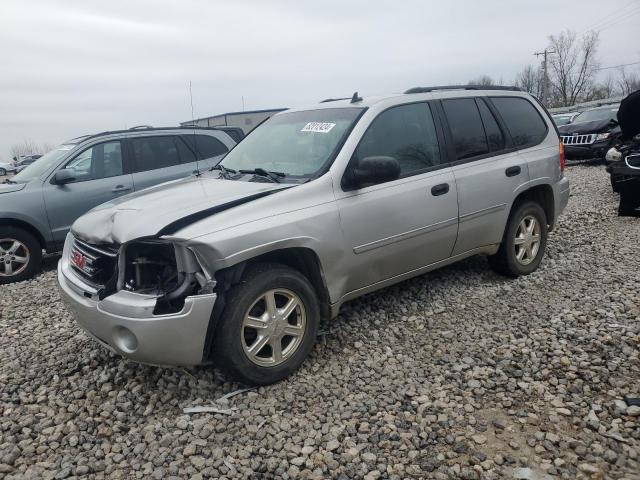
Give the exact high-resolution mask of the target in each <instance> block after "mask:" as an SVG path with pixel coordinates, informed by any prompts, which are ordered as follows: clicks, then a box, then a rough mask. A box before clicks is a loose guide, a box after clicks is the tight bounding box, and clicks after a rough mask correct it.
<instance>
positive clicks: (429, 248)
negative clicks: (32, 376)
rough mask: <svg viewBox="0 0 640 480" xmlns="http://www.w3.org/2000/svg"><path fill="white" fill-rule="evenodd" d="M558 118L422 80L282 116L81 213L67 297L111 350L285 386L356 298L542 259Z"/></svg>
mask: <svg viewBox="0 0 640 480" xmlns="http://www.w3.org/2000/svg"><path fill="white" fill-rule="evenodd" d="M563 170H564V158H563V150H562V145H561V144H560V142H559V139H558V133H557V131H556V129H555V126H554V123H553V121H552V120H551V118H550V116H549V115H548V114H547V112H546V111H545V110H544V109H543V108H542V107H541V106H540V104H539V103H538V102H537V101H536V100H535V99H534V98H533V97H531V96H530V95H529V94H527V93H524V92H521V91H519V90H518V89H515V88H506V87H502V88H493V89H481V87H470V86H465V87H434V88H415V89H411V90H408V91H407V92H405V94H402V95H393V96H385V97H372V98H364V99H363V98H360V97H358V95H357V94H355V95H354V96H353V98H351V99H350V100H349V99H346V100H338V101H327V102H324V103H320V104H318V105H312V106H309V107H305V108H298V109H293V110H288V111H286V112H283V113H279V114H277V115H274V116H273V117H271V118H270V119H269V120H267V121H266V122H265V123H263V124H262V125H261V126H259V127H258V128H256V129H255V130H254V131H253V132H252V133H251V135H249V136H248V137H247V138H246V139H245V140H243V141H242V142H241V143H240V144H238V146H237V147H236V148H234V149H233V150H232V151H231V152H229V154H228V155H227V156H226V157H225V158H224V159H223V160H222V161H221V162H220V164H219V165H218V166H217V167H216V170H215V171H212V172H210V173H207V174H204V175H202V176H199V177H190V178H188V179H184V180H181V181H177V182H173V183H168V184H164V185H159V186H157V187H155V188H153V189H150V190H147V191H145V192H141V193H139V194H134V195H131V196H129V197H127V198H123V199H118V200H114V201H111V202H109V203H107V204H104V205H102V206H100V207H98V208H96V209H94V210H93V211H91V212H89V213H88V214H86V215H84V216H82V217H81V218H80V219H78V220H77V221H76V222H75V223H74V225H73V228H72V231H71V233H70V234H69V235H68V236H67V239H66V242H65V247H64V253H63V256H62V259H61V261H60V262H59V265H58V281H59V286H60V291H61V294H62V297H63V298H64V299H65V300H66V302H67V303H68V305H69V306H70V308H71V309H72V311H73V312H74V314H75V317H76V319H77V321H78V323H79V324H80V325H81V326H82V327H83V328H84V329H85V330H86V331H87V332H88V333H89V334H90V335H91V336H92V337H93V338H94V339H96V340H97V341H98V342H99V343H101V344H102V345H104V346H106V347H108V348H109V349H111V350H112V351H114V352H117V353H118V354H120V355H122V356H124V357H127V358H129V359H132V360H135V361H139V362H145V363H151V364H160V365H197V364H202V363H208V362H211V361H214V362H216V363H217V364H218V365H219V366H221V367H222V368H224V369H225V370H227V371H228V372H230V373H231V374H232V375H233V376H235V377H238V378H240V379H242V380H243V381H245V382H249V383H254V384H267V383H271V382H275V381H278V380H280V379H283V378H285V377H286V376H287V375H289V374H290V373H291V372H292V371H294V370H295V369H296V368H297V367H298V366H299V365H300V364H301V363H302V362H303V360H304V359H305V357H306V356H307V355H308V354H309V352H310V351H311V348H312V345H313V343H314V341H315V337H316V334H317V330H318V325H319V323H320V321H321V319H330V318H333V317H335V316H336V315H337V314H338V310H339V308H340V306H341V305H342V304H343V303H344V302H346V301H348V300H350V299H353V298H356V297H358V296H360V295H363V294H365V293H368V292H371V291H374V290H377V289H379V288H382V287H385V286H387V285H391V284H393V283H396V282H399V281H401V280H405V279H408V278H410V277H413V276H416V275H420V274H422V273H425V272H428V271H430V270H433V269H436V268H439V267H441V266H444V265H447V264H450V263H453V262H456V261H458V260H461V259H463V258H466V257H469V256H472V255H476V254H484V255H488V257H489V264H490V265H491V266H492V267H493V268H494V269H495V270H497V271H498V272H500V273H502V274H505V275H508V276H511V277H517V276H519V275H526V274H530V273H532V272H533V271H534V270H536V269H537V268H538V266H539V265H540V262H541V261H542V258H543V255H544V251H545V246H546V242H547V235H548V232H549V231H550V230H551V229H553V227H554V225H555V223H556V221H557V219H558V216H559V215H560V213H561V212H562V210H563V209H564V208H565V206H566V204H567V202H568V199H569V182H568V180H567V178H566V177H565V176H564V173H563Z"/></svg>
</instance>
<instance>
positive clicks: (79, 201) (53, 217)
mask: <svg viewBox="0 0 640 480" xmlns="http://www.w3.org/2000/svg"><path fill="white" fill-rule="evenodd" d="M63 168H67V169H70V170H72V171H73V176H74V180H73V181H72V182H70V183H67V184H64V185H55V184H53V183H51V178H50V179H47V180H46V181H45V183H44V185H43V197H44V203H45V207H46V209H47V217H48V219H49V226H50V227H51V231H52V234H53V241H54V242H63V241H64V238H65V236H66V235H67V232H68V231H69V229H70V228H71V225H72V224H73V222H74V221H75V220H76V219H77V218H78V217H80V216H82V215H83V214H85V213H86V212H88V211H89V210H91V209H92V208H94V207H96V206H98V205H100V204H102V203H105V202H108V201H109V200H113V199H114V198H117V197H119V196H121V195H124V194H126V193H129V192H131V191H132V190H133V180H132V178H131V174H129V173H126V171H127V169H126V168H125V162H124V155H123V149H122V143H121V141H120V140H112V141H108V142H103V143H98V144H95V145H92V146H91V147H89V148H87V149H85V150H83V151H82V152H80V153H78V154H77V155H75V156H74V157H73V158H72V159H71V160H69V161H68V162H66V163H65V164H64V166H63Z"/></svg>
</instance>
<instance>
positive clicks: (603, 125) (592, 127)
mask: <svg viewBox="0 0 640 480" xmlns="http://www.w3.org/2000/svg"><path fill="white" fill-rule="evenodd" d="M614 125H615V124H614ZM612 128H613V125H611V123H610V120H594V121H592V122H582V123H570V124H568V125H562V126H561V127H558V131H559V132H560V135H572V134H574V133H578V134H581V135H582V134H585V133H604V132H608V131H610V130H611V129H612Z"/></svg>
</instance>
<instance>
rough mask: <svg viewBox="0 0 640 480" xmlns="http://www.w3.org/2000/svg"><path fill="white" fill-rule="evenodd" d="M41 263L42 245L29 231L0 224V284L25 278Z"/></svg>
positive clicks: (33, 273) (34, 271)
mask: <svg viewBox="0 0 640 480" xmlns="http://www.w3.org/2000/svg"><path fill="white" fill-rule="evenodd" d="M16 246H17V247H16ZM16 259H25V262H21V261H18V260H16ZM41 265H42V245H40V242H38V240H37V239H36V238H35V237H34V236H33V235H32V234H31V233H29V232H27V231H26V230H23V229H21V228H18V227H12V226H0V284H6V283H13V282H20V281H22V280H27V279H28V278H31V277H33V276H34V275H35V274H36V273H37V272H39V271H40V266H41Z"/></svg>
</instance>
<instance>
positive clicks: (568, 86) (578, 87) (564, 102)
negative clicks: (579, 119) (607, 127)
mask: <svg viewBox="0 0 640 480" xmlns="http://www.w3.org/2000/svg"><path fill="white" fill-rule="evenodd" d="M598 44H599V37H598V33H597V32H589V33H586V34H584V35H582V36H578V35H577V34H576V33H575V32H572V31H570V30H567V31H564V32H562V33H561V34H560V35H557V36H556V35H551V36H550V37H549V46H548V50H550V51H552V52H554V53H551V54H549V55H548V60H547V78H546V81H545V75H544V69H543V67H542V65H541V66H534V65H527V66H525V67H524V68H523V69H522V70H521V71H520V73H518V75H517V76H516V78H515V79H514V81H513V84H514V85H516V86H517V87H520V88H521V89H523V90H526V91H527V92H529V93H531V94H533V95H535V96H536V97H538V98H539V99H541V100H542V101H543V102H544V103H545V105H546V106H548V107H569V106H572V105H575V104H576V103H581V102H588V101H592V100H600V99H603V98H609V97H613V96H617V95H620V96H624V95H628V94H629V93H631V92H633V91H636V90H639V89H640V73H639V69H638V68H635V69H633V68H628V67H624V66H621V67H617V68H615V69H609V68H607V67H605V68H601V65H600V62H599V60H598V57H597V53H598ZM602 70H610V71H609V72H608V74H607V76H606V77H604V79H598V78H597V77H598V72H600V71H602ZM469 84H470V85H471V84H477V85H483V86H490V85H501V84H502V81H495V80H494V79H493V78H492V77H491V76H489V75H482V76H480V77H478V78H476V79H474V80H471V81H470V82H469Z"/></svg>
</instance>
